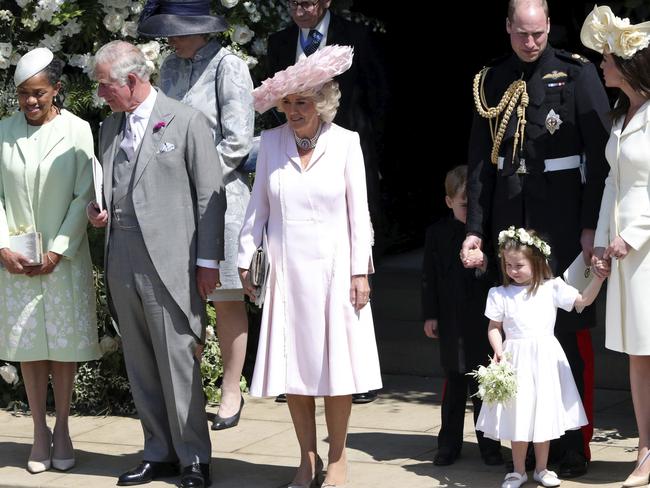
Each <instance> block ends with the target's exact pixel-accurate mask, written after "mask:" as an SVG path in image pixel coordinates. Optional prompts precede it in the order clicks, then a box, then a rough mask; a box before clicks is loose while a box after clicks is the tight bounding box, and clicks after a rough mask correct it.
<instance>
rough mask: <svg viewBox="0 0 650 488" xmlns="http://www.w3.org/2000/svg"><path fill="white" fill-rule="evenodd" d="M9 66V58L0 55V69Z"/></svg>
mask: <svg viewBox="0 0 650 488" xmlns="http://www.w3.org/2000/svg"><path fill="white" fill-rule="evenodd" d="M9 66H11V61H10V60H9V58H3V57H2V56H0V69H7V68H8V67H9Z"/></svg>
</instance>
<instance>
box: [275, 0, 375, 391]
mask: <svg viewBox="0 0 650 488" xmlns="http://www.w3.org/2000/svg"><path fill="white" fill-rule="evenodd" d="M330 3H331V0H304V1H294V0H289V1H288V4H289V11H290V13H291V18H292V19H293V21H294V22H295V24H294V25H291V26H289V27H287V28H286V29H284V30H281V31H280V32H276V33H275V34H272V35H271V36H270V37H269V43H268V69H269V73H270V74H271V75H272V74H273V73H276V72H278V71H280V70H283V69H285V68H287V67H288V66H290V65H292V64H294V63H295V62H296V61H297V60H298V59H300V58H303V57H305V56H309V55H310V54H313V53H314V52H316V50H317V49H319V48H320V47H323V46H326V45H333V44H338V45H346V46H352V47H353V48H354V60H353V62H352V67H351V68H350V69H349V70H347V71H346V72H345V73H343V74H342V75H340V76H337V77H336V81H338V83H339V88H340V90H341V100H340V104H339V109H338V112H337V114H336V118H335V119H334V123H335V124H338V125H340V126H341V127H344V128H346V129H349V130H353V131H355V132H358V133H359V138H360V139H361V149H362V151H363V159H364V162H365V167H366V185H367V189H368V207H369V209H370V218H371V220H372V225H373V229H374V233H375V236H374V237H375V245H374V250H373V255H374V256H375V258H376V257H377V256H378V255H380V254H381V253H382V247H383V245H384V243H383V240H384V239H383V229H382V225H381V211H380V193H379V180H380V178H381V173H380V171H381V167H380V166H381V165H380V160H381V158H380V154H382V152H383V137H384V122H385V118H386V107H387V97H388V86H387V80H386V75H385V72H384V68H383V66H382V63H381V60H380V57H379V56H378V55H377V53H376V50H375V48H374V46H373V43H372V37H371V32H370V31H369V29H367V28H366V27H365V26H362V25H359V24H355V23H353V22H350V21H348V20H346V19H343V18H341V17H339V16H338V15H336V14H333V13H332V12H330V11H329V6H330ZM375 398H376V395H375V394H374V393H372V392H370V393H367V394H359V395H354V399H353V401H354V403H367V402H371V401H373V400H374V399H375Z"/></svg>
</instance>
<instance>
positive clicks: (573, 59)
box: [461, 0, 609, 477]
mask: <svg viewBox="0 0 650 488" xmlns="http://www.w3.org/2000/svg"><path fill="white" fill-rule="evenodd" d="M506 28H507V31H508V33H509V34H510V42H511V45H512V49H513V51H514V53H511V54H510V55H509V56H507V57H505V58H503V59H501V60H499V61H498V62H496V63H495V64H494V65H493V66H492V67H491V68H486V69H484V70H483V71H481V73H479V75H477V77H476V78H475V83H474V98H475V103H476V107H477V112H478V113H476V114H475V117H474V122H473V125H472V132H471V138H470V144H469V159H468V163H469V180H468V184H467V195H468V206H469V209H468V216H467V232H468V235H467V238H466V239H465V242H464V243H463V248H462V252H461V257H464V256H465V255H466V253H467V252H468V251H469V250H470V249H472V248H475V247H482V245H483V239H493V240H494V241H495V242H496V235H497V233H498V232H499V231H500V230H503V229H506V228H507V227H509V226H510V225H514V226H516V227H526V228H532V229H535V230H536V231H538V232H539V233H540V234H541V235H542V236H543V237H544V239H546V240H548V242H549V243H550V245H551V249H552V258H551V263H550V264H551V268H552V270H553V273H554V275H556V276H559V275H561V274H562V272H563V271H564V270H565V269H566V268H568V267H569V265H570V264H571V263H572V261H573V260H574V259H575V258H576V256H577V255H578V254H579V253H580V252H581V251H582V253H583V256H584V258H585V260H586V262H587V260H588V259H590V258H591V254H592V250H593V243H594V232H595V228H596V222H597V220H598V212H599V208H600V200H601V196H602V191H603V187H604V180H605V177H606V176H607V172H608V169H609V168H608V166H607V163H606V160H605V144H606V142H607V138H608V135H609V117H608V112H609V102H608V100H607V96H606V94H605V91H604V89H603V86H602V84H601V82H600V79H599V78H598V75H597V72H596V69H595V67H594V66H593V64H591V63H589V62H588V61H587V60H586V59H585V58H583V57H581V56H578V55H576V54H571V53H568V52H565V51H561V50H557V49H554V48H553V47H552V46H549V45H548V32H549V29H550V22H549V17H548V5H547V3H546V0H510V4H509V7H508V18H507V21H506ZM501 102H502V103H501ZM594 325H595V313H594V308H593V307H590V308H588V309H587V310H585V311H584V312H583V313H582V314H580V315H578V314H576V313H575V312H571V313H567V312H565V311H562V310H560V311H558V315H557V322H556V326H555V334H556V337H557V338H558V340H559V341H560V343H561V344H562V347H563V348H564V351H565V353H566V355H567V357H568V359H569V363H570V364H571V369H572V372H573V376H574V379H575V382H576V385H577V386H578V390H579V391H580V395H581V397H582V400H583V404H584V406H585V410H586V412H587V416H588V418H589V420H590V423H589V425H588V426H586V427H583V429H582V431H580V430H576V431H569V432H567V433H566V434H565V435H564V436H563V437H562V439H561V441H560V442H559V443H552V447H551V460H552V459H553V457H555V458H556V460H558V461H560V468H559V475H560V476H562V477H571V476H580V475H582V474H584V473H585V472H586V470H587V462H588V461H589V458H590V452H589V440H590V439H591V434H592V432H593V423H592V418H593V416H592V413H593V411H592V404H591V401H592V400H591V399H592V391H593V351H592V349H591V336H590V334H589V328H591V327H593V326H594ZM542 393H543V392H542Z"/></svg>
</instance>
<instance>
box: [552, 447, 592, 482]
mask: <svg viewBox="0 0 650 488" xmlns="http://www.w3.org/2000/svg"><path fill="white" fill-rule="evenodd" d="M586 473H587V460H586V459H585V457H584V456H583V455H582V454H580V453H579V452H576V451H566V452H565V453H564V458H562V461H561V462H560V467H559V468H558V470H557V474H558V476H560V477H561V478H576V477H578V476H582V475H583V474H586Z"/></svg>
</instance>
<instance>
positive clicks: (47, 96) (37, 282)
mask: <svg viewBox="0 0 650 488" xmlns="http://www.w3.org/2000/svg"><path fill="white" fill-rule="evenodd" d="M62 67H63V63H62V62H61V61H59V60H56V59H53V55H52V53H51V52H50V51H49V50H48V49H45V48H37V49H34V50H32V51H30V52H29V53H27V54H26V55H25V56H23V58H22V59H21V60H20V61H19V63H18V65H17V66H16V73H15V75H14V81H15V84H16V87H17V88H16V93H17V98H18V102H19V105H20V110H21V111H20V112H19V113H16V114H14V115H12V116H11V117H8V118H6V119H4V120H2V121H0V263H1V264H2V268H0V359H2V360H8V361H19V362H20V364H21V371H22V376H23V381H24V383H25V389H26V391H27V397H28V401H29V406H30V409H31V412H32V418H33V422H34V444H33V446H32V451H31V453H30V456H29V461H28V463H27V469H28V470H29V471H30V472H32V473H37V472H41V471H45V470H47V469H49V468H50V466H53V467H54V468H57V469H60V470H66V469H70V468H71V467H72V466H73V465H74V451H73V448H72V442H71V440H70V435H69V432H68V414H69V411H70V400H71V396H72V385H73V381H74V375H75V370H76V363H77V362H79V361H88V360H92V359H97V358H98V357H99V356H100V353H99V347H98V345H97V326H96V318H95V295H94V293H95V292H94V288H93V279H92V266H91V261H90V252H89V249H88V240H87V236H86V225H87V220H86V214H85V207H86V205H87V204H88V202H89V201H90V200H91V198H92V191H93V190H92V188H93V186H92V166H91V161H92V159H91V158H92V154H93V139H92V134H91V131H90V126H89V125H88V123H87V122H85V121H83V120H81V119H79V118H78V117H76V116H74V115H73V114H71V113H70V112H67V111H65V110H62V109H61V107H60V106H59V104H58V103H57V102H58V100H57V98H56V97H57V95H58V92H59V90H60V87H61V83H60V81H58V80H59V78H60V76H61V70H62ZM32 231H37V232H40V233H41V234H42V241H43V259H42V264H39V265H33V263H30V262H29V261H28V260H27V258H26V257H25V256H23V255H21V254H19V253H18V252H14V251H12V250H11V249H10V236H11V235H16V234H21V233H26V232H32ZM50 375H51V376H52V383H53V388H54V399H55V403H56V424H55V426H54V433H53V434H52V433H50V430H49V429H48V426H47V423H46V417H45V408H46V398H47V385H48V380H49V376H50Z"/></svg>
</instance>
